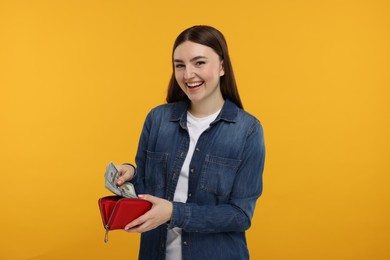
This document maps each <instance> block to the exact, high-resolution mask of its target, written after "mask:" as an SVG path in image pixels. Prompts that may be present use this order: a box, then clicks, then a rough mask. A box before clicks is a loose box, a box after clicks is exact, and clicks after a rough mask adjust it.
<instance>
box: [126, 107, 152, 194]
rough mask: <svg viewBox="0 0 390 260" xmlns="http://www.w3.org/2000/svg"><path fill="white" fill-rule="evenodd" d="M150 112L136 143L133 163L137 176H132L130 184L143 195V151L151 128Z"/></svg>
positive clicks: (144, 156)
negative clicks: (136, 147) (134, 163)
mask: <svg viewBox="0 0 390 260" xmlns="http://www.w3.org/2000/svg"><path fill="white" fill-rule="evenodd" d="M152 112H153V111H151V112H150V113H149V114H148V116H147V117H146V119H145V122H144V126H143V129H142V132H141V136H140V139H139V143H138V150H137V154H136V157H135V162H136V165H137V174H136V175H135V176H134V178H133V179H132V180H131V182H132V183H133V184H134V186H135V190H136V192H137V194H144V193H145V161H146V155H145V150H146V149H147V145H148V140H149V135H150V129H151V126H152Z"/></svg>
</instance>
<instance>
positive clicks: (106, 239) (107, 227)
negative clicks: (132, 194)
mask: <svg viewBox="0 0 390 260" xmlns="http://www.w3.org/2000/svg"><path fill="white" fill-rule="evenodd" d="M119 200H121V199H119ZM119 200H118V201H119ZM118 201H117V202H118ZM117 206H118V203H117V204H115V207H114V208H113V209H112V212H111V215H110V218H109V219H108V222H107V224H106V225H105V227H106V234H105V235H104V243H107V242H108V232H109V231H110V226H109V224H110V223H111V219H112V216H113V215H114V212H115V209H116V207H117Z"/></svg>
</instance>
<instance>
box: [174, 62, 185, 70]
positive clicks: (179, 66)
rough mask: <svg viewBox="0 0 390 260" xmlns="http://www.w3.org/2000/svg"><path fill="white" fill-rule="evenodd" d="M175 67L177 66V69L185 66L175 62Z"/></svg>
mask: <svg viewBox="0 0 390 260" xmlns="http://www.w3.org/2000/svg"><path fill="white" fill-rule="evenodd" d="M175 68H176V69H182V68H184V64H181V63H176V64H175Z"/></svg>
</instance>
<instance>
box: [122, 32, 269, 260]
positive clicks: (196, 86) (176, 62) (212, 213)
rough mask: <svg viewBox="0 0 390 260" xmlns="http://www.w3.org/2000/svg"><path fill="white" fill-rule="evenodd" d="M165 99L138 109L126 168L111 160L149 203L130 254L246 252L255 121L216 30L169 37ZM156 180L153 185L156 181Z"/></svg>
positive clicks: (254, 185)
mask: <svg viewBox="0 0 390 260" xmlns="http://www.w3.org/2000/svg"><path fill="white" fill-rule="evenodd" d="M172 64H173V72H172V77H171V81H170V84H169V87H168V95H167V102H168V104H164V105H161V106H158V107H156V108H154V109H153V110H152V111H151V112H150V113H149V115H148V116H147V118H146V121H145V124H144V129H143V131H142V134H141V139H140V141H139V146H138V152H137V155H136V164H137V169H136V172H137V174H134V170H135V169H133V168H132V167H129V166H128V165H118V166H117V168H118V170H119V172H120V173H121V174H122V177H121V178H120V179H119V180H118V183H117V184H118V185H121V184H123V183H124V182H125V181H131V182H133V184H134V185H135V188H136V190H137V192H138V194H141V198H142V199H145V200H148V201H150V202H151V203H152V204H153V207H152V209H151V210H150V211H148V212H147V213H145V214H144V215H142V216H141V217H139V218H138V219H136V220H134V221H132V222H130V223H129V224H128V225H127V226H126V227H125V230H127V231H129V232H140V233H142V236H141V247H140V253H139V259H174V260H178V259H179V260H180V259H190V258H192V259H249V250H248V247H247V244H246V238H245V231H246V230H247V229H248V228H249V227H250V225H251V220H252V217H253V213H254V209H255V205H256V200H257V199H258V198H259V196H260V195H261V193H262V172H263V168H264V153H265V151H264V140H263V130H262V127H261V124H260V122H259V121H258V120H257V119H256V118H255V117H254V116H252V115H250V114H249V113H247V112H245V111H244V110H243V109H242V104H241V100H240V97H239V95H238V90H237V86H236V82H235V80H234V74H233V69H232V66H231V64H230V59H229V55H228V51H227V45H226V41H225V39H224V37H223V35H222V34H221V33H220V32H219V31H218V30H216V29H215V28H213V27H210V26H194V27H191V28H189V29H187V30H185V31H183V32H182V33H181V34H180V35H179V36H178V38H177V39H176V42H175V44H174V48H173V54H172ZM156 180H159V181H157V183H159V185H158V186H156V185H155V183H156Z"/></svg>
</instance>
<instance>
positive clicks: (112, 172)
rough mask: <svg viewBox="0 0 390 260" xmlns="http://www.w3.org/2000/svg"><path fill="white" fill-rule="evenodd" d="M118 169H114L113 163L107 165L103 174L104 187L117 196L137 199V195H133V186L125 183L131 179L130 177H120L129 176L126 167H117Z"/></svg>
mask: <svg viewBox="0 0 390 260" xmlns="http://www.w3.org/2000/svg"><path fill="white" fill-rule="evenodd" d="M121 166H123V165H121ZM118 168H119V170H118V169H117V168H116V167H115V165H114V164H113V163H109V164H108V165H107V168H106V173H105V178H106V181H105V187H106V188H107V189H109V190H110V191H111V192H113V193H115V194H117V195H119V196H122V197H126V198H137V194H136V193H135V189H134V186H133V184H132V183H130V182H126V180H128V179H130V177H132V175H131V176H126V177H125V178H123V177H122V176H125V175H130V174H131V173H128V172H127V169H128V168H127V166H123V167H119V166H118ZM121 183H122V184H121Z"/></svg>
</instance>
